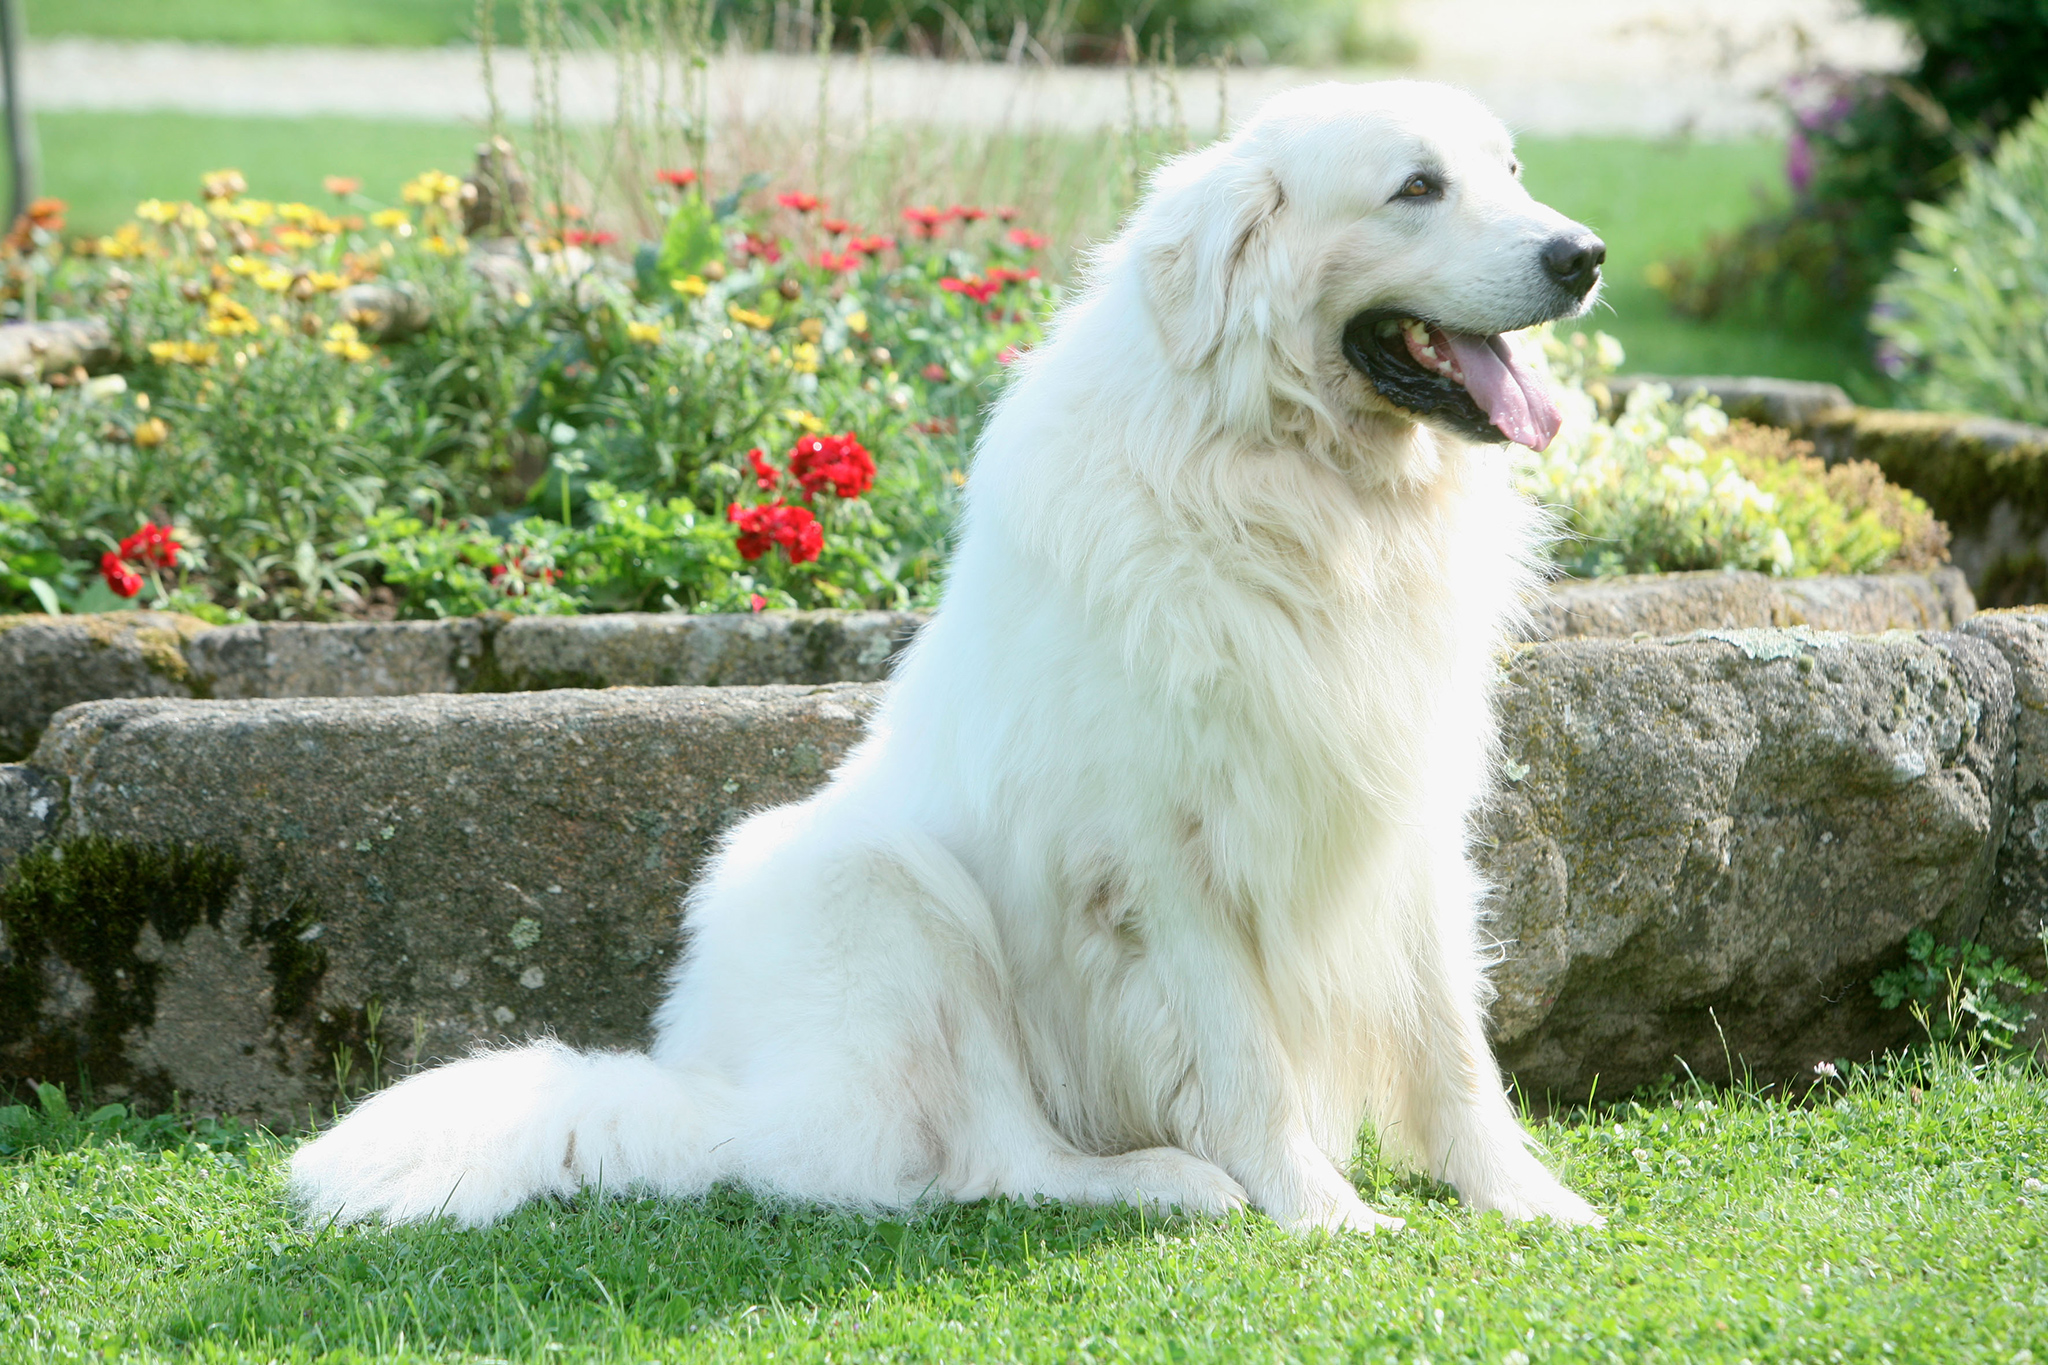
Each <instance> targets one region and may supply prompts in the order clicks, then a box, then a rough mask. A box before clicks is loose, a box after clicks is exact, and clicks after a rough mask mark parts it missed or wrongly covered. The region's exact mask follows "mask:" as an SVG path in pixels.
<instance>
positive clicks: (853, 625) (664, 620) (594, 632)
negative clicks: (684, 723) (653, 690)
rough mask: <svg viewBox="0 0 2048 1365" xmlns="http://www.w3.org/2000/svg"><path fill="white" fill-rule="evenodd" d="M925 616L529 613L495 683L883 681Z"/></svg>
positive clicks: (508, 635) (506, 647) (516, 629)
mask: <svg viewBox="0 0 2048 1365" xmlns="http://www.w3.org/2000/svg"><path fill="white" fill-rule="evenodd" d="M924 620H925V617H924V614H923V613H922V612H907V611H796V612H775V613H773V614H768V613H763V614H761V615H758V616H751V615H706V616H686V615H681V614H654V613H639V612H630V613H620V614H618V615H615V616H526V617H520V618H518V619H517V620H513V621H510V622H507V623H506V624H505V626H504V627H503V628H502V629H500V630H499V631H498V633H497V638H496V640H495V642H494V645H493V650H492V660H493V666H494V669H495V673H494V676H493V677H492V678H491V679H490V680H489V682H488V684H487V685H489V686H492V687H494V688H502V689H504V690H507V691H533V690H539V689H541V688H549V687H619V686H632V687H697V686H722V687H730V686H735V685H740V686H763V685H767V684H771V683H827V682H874V681H878V680H880V679H881V678H883V677H884V676H886V674H887V671H888V666H889V662H890V660H892V659H893V658H895V656H896V653H897V651H899V650H900V649H902V647H903V646H904V644H905V643H907V642H908V641H909V639H910V637H911V636H912V635H914V634H916V633H917V628H918V627H919V626H921V625H923V624H924Z"/></svg>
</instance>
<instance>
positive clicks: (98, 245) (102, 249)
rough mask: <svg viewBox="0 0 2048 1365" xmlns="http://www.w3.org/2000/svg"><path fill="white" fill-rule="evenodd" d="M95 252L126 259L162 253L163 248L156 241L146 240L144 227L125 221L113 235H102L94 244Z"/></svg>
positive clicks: (108, 256) (113, 258) (113, 257)
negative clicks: (143, 231) (143, 232)
mask: <svg viewBox="0 0 2048 1365" xmlns="http://www.w3.org/2000/svg"><path fill="white" fill-rule="evenodd" d="M92 249H93V251H94V252H95V253H97V254H98V255H101V256H105V257H107V258H108V259H110V260H116V261H119V260H125V259H127V258H128V257H130V256H156V255H161V254H162V251H163V248H161V247H160V246H158V245H157V244H156V243H155V242H150V241H145V240H144V239H143V236H142V229H141V228H140V227H137V226H136V225H135V224H134V223H123V224H122V225H121V226H120V227H118V228H116V229H114V235H113V236H111V237H102V238H100V239H99V240H98V241H96V242H94V243H93V244H92Z"/></svg>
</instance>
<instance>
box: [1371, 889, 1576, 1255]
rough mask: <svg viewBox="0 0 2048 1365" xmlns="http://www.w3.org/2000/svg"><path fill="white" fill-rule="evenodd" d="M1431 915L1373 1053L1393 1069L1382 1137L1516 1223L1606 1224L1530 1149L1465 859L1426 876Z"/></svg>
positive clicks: (1421, 924) (1414, 943)
mask: <svg viewBox="0 0 2048 1365" xmlns="http://www.w3.org/2000/svg"><path fill="white" fill-rule="evenodd" d="M1418 881H1419V884H1420V886H1421V895H1420V897H1419V901H1420V903H1421V904H1422V906H1423V907H1424V908H1425V913H1424V914H1422V915H1420V916H1417V917H1416V919H1415V921H1413V922H1412V923H1411V925H1410V927H1409V931H1408V932H1409V937H1408V940H1407V948H1408V953H1407V956H1408V958H1409V963H1408V971H1407V973H1406V983H1407V989H1406V990H1404V991H1402V992H1398V993H1393V992H1389V993H1388V994H1389V995H1390V996H1391V995H1394V994H1398V995H1399V996H1401V997H1402V998H1401V999H1399V1000H1398V1002H1397V1001H1395V1000H1393V999H1382V1000H1381V1001H1379V1002H1378V1004H1379V1009H1378V1010H1377V1011H1376V1013H1377V1014H1378V1015H1379V1018H1380V1027H1379V1029H1378V1030H1377V1032H1378V1037H1377V1038H1376V1039H1375V1047H1374V1051H1375V1053H1376V1055H1377V1060H1378V1062H1379V1064H1380V1065H1381V1066H1382V1067H1383V1068H1385V1073H1384V1075H1383V1084H1382V1086H1381V1087H1380V1088H1381V1090H1382V1092H1383V1093H1384V1095H1385V1096H1386V1102H1385V1104H1384V1108H1383V1112H1382V1113H1381V1114H1380V1116H1379V1117H1380V1120H1381V1125H1382V1131H1383V1133H1384V1134H1385V1136H1386V1137H1387V1138H1388V1139H1390V1140H1391V1141H1392V1142H1393V1143H1394V1145H1396V1146H1397V1147H1400V1148H1404V1149H1406V1151H1407V1153H1408V1154H1409V1155H1410V1156H1411V1157H1412V1158H1413V1160H1414V1161H1415V1163H1416V1164H1417V1165H1419V1166H1420V1167H1421V1168H1422V1169H1423V1170H1425V1171H1427V1172H1428V1173H1429V1174H1431V1175H1433V1176H1435V1177H1437V1178H1438V1179H1441V1180H1445V1181H1448V1182H1449V1183H1450V1184H1452V1185H1454V1186H1456V1187H1457V1190H1458V1195H1459V1197H1460V1198H1461V1199H1462V1200H1463V1201H1464V1203H1465V1204H1466V1205H1467V1206H1468V1207H1470V1208H1474V1209H1497V1210H1499V1211H1500V1212H1501V1213H1502V1214H1505V1215H1506V1216H1507V1217H1508V1218H1510V1219H1528V1218H1550V1219H1554V1220H1556V1221H1557V1222H1560V1223H1568V1224H1590V1225H1593V1226H1598V1225H1600V1224H1601V1223H1602V1222H1603V1221H1604V1220H1603V1219H1602V1218H1601V1217H1600V1215H1599V1214H1597V1213H1595V1212H1594V1211H1593V1209H1592V1207H1591V1206H1590V1205H1588V1204H1587V1203H1586V1201H1585V1200H1583V1199H1581V1198H1579V1196H1577V1195H1576V1194H1573V1193H1572V1192H1571V1191H1570V1190H1568V1189H1566V1188H1565V1187H1564V1185H1563V1184H1562V1183H1561V1182H1560V1181H1559V1180H1558V1179H1557V1177H1556V1176H1554V1175H1552V1174H1551V1173H1550V1171H1549V1169H1548V1168H1547V1167H1545V1166H1544V1165H1543V1163H1542V1162H1541V1161H1539V1160H1538V1159H1537V1157H1536V1155H1535V1153H1534V1152H1533V1151H1531V1150H1530V1146H1531V1142H1530V1138H1529V1135H1528V1133H1527V1132H1526V1131H1525V1130H1524V1129H1523V1127H1522V1125H1521V1122H1520V1120H1518V1119H1517V1118H1516V1116H1515V1113H1514V1110H1513V1109H1512V1108H1511V1107H1510V1105H1509V1103H1508V1098H1507V1092H1506V1090H1505V1088H1504V1087H1503V1086H1502V1084H1501V1079H1500V1069H1499V1067H1498V1066H1497V1065H1496V1063H1495V1062H1494V1059H1493V1049H1492V1048H1491V1047H1490V1046H1489V1045H1488V1044H1487V1041H1486V1016H1485V1009H1484V1007H1483V1004H1482V1001H1483V1000H1484V999H1485V998H1486V987H1485V980H1484V975H1483V972H1482V970H1481V968H1480V966H1479V962H1478V954H1477V951H1476V949H1475V946H1474V943H1473V932H1472V925H1473V920H1474V913H1473V908H1474V905H1475V903H1476V900H1477V897H1478V879H1477V878H1476V877H1475V876H1474V875H1473V874H1472V873H1471V871H1470V870H1469V868H1468V866H1467V865H1466V863H1465V861H1464V857H1463V854H1462V851H1447V852H1445V853H1444V854H1443V856H1442V857H1441V858H1440V859H1438V860H1437V861H1436V862H1435V863H1434V865H1433V866H1432V867H1431V868H1429V869H1428V870H1426V871H1425V872H1423V873H1422V874H1421V875H1420V877H1419V878H1418Z"/></svg>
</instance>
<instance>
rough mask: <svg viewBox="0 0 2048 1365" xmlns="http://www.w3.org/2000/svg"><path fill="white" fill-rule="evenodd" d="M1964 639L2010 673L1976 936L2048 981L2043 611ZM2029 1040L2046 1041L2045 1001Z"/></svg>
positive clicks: (1995, 621) (2012, 616)
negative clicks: (1991, 866)
mask: <svg viewBox="0 0 2048 1365" xmlns="http://www.w3.org/2000/svg"><path fill="white" fill-rule="evenodd" d="M1963 633H1964V634H1966V635H1969V636H1971V637H1973V638H1975V639H1979V640H1983V641H1985V642H1986V643H1987V644H1990V645H1991V646H1992V647H1994V648H1995V649H1997V650H1998V652H1999V653H2000V654H2001V655H2002V656H2004V659H2005V662H2006V664H2007V665H2008V666H2009V667H2010V668H2011V669H2012V681H2013V732H2014V738H2015V740H2016V743H2015V745H2014V752H2013V774H2012V805H2011V808H2010V811H2009V814H2008V817H2007V822H2006V831H2005V846H2004V848H2003V849H2002V850H2001V851H2000V853H1999V857H1998V885H1997V887H1996V889H1995V895H1994V905H1993V910H1992V913H1991V914H1989V915H1987V916H1986V919H1985V924H1984V928H1983V931H1982V932H1981V933H1980V934H1979V935H1978V937H1979V938H1980V939H1982V940H1983V942H1984V943H1985V944H1987V945H1988V946H1989V947H1990V948H1991V950H1992V951H1993V952H1994V953H1997V954H1999V955H2000V956H2002V957H2005V958H2006V959H2007V960H2009V961H2012V962H2017V963H2020V964H2022V965H2023V966H2024V967H2026V968H2027V970H2028V971H2029V972H2030V973H2031V974H2032V976H2033V977H2034V979H2035V980H2037V981H2040V980H2048V953H2044V951H2043V943H2042V938H2041V935H2042V933H2043V932H2044V931H2048V610H2043V609H2041V608H2038V607H2036V608H2031V609H2021V610H2018V611H1992V612H1985V613H1984V614H1983V615H1981V616H1976V617H1973V618H1971V620H1970V621H1969V623H1968V624H1967V625H1965V626H1964V628H1963ZM2035 1008H2036V1010H2037V1011H2038V1012H2039V1013H2040V1014H2041V1015H2042V1016H2043V1017H2042V1018H2038V1019H2036V1020H2035V1022H2034V1027H2033V1029H2032V1031H2031V1034H2030V1035H2029V1036H2030V1037H2032V1038H2033V1039H2035V1040H2039V1039H2040V1038H2042V1037H2043V1036H2044V1034H2048V1001H2041V1002H2039V1003H2038V1004H2037V1005H2036V1006H2035Z"/></svg>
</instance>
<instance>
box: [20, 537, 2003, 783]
mask: <svg viewBox="0 0 2048 1365" xmlns="http://www.w3.org/2000/svg"><path fill="white" fill-rule="evenodd" d="M1974 606H1975V603H1974V602H1972V601H1971V599H1970V593H1969V589H1968V588H1967V587H1966V586H1965V585H1964V583H1963V579H1962V576H1961V575H1960V574H1958V573H1956V572H1955V571H1954V570H1951V569H1940V570H1936V571H1934V572H1933V573H1928V574H1869V575H1862V576H1856V577H1843V578H1826V579H1819V578H1816V579H1798V580H1786V579H1772V578H1767V577H1765V576H1763V575H1762V574H1754V573H1699V574H1669V575H1643V576H1641V577H1635V578H1617V579H1607V580H1602V581H1600V582H1597V583H1563V584H1559V585H1558V586H1557V587H1555V588H1554V589H1553V590H1552V591H1550V592H1548V593H1546V594H1544V596H1543V597H1542V598H1541V599H1540V600H1539V601H1538V602H1536V603H1535V604H1534V609H1533V611H1532V613H1531V618H1532V619H1531V622H1530V632H1529V633H1530V638H1531V639H1538V640H1548V639H1555V638H1562V637H1565V636H1579V635H1611V636H1622V637H1626V636H1629V635H1634V634H1637V633H1648V634H1653V635H1667V634H1674V633H1679V632H1683V631H1688V630H1702V629H1711V628H1722V627H1735V626H1790V625H1810V626H1815V627H1819V628H1823V629H1829V630H1853V631H1863V632H1874V631H1882V630H1939V629H1945V628H1947V627H1949V626H1952V625H1954V624H1956V623H1958V622H1960V621H1961V620H1963V618H1965V617H1967V616H1968V615H1969V614H1970V612H1971V611H1972V610H1973V609H1974ZM923 621H924V617H923V615H922V614H920V613H916V612H884V611H851V612H842V611H816V612H768V613H764V614H762V615H759V616H746V615H720V616H689V615H681V614H656V615H645V614H637V613H621V614H619V615H614V616H550V617H531V616H529V617H506V616H500V615H485V616H478V617H472V618H469V619H466V620H460V621H397V622H385V623H380V624H359V625H307V624H301V623H276V622H271V623H251V624H248V625H240V626H225V627H221V628H218V629H215V628H211V627H208V626H207V625H206V624H205V623H204V622H201V621H197V620H194V619H192V618H191V617H186V616H171V615H166V614H163V613H158V612H115V613H110V614H108V615H105V616H61V617H51V616H0V762H5V761H8V760H13V759H19V758H24V757H26V756H27V755H28V753H29V751H30V750H32V749H33V748H34V747H35V743H36V738H37V736H38V735H40V734H41V733H42V729H43V727H44V726H45V725H47V724H48V723H49V719H50V717H51V716H53V715H55V714H56V713H57V712H58V711H60V710H62V709H63V708H64V707H66V706H70V705H73V704H74V703H77V702H82V701H96V700H102V699H106V698H113V697H195V698H208V699H213V700H231V699H246V698H254V697H396V696H412V695H416V694H420V693H430V692H524V691H539V690H544V689H548V688H560V687H617V686H630V687H675V686H731V685H735V684H744V685H764V684H771V683H825V682H874V681H877V680H879V679H881V678H883V677H885V676H886V675H887V672H888V668H889V664H890V662H891V661H892V660H893V659H894V658H895V656H896V654H897V652H898V651H900V650H901V649H902V648H903V646H904V645H905V644H906V643H907V642H908V641H909V639H910V637H911V636H912V635H914V634H915V633H916V631H917V628H918V627H919V626H920V625H922V624H923Z"/></svg>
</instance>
